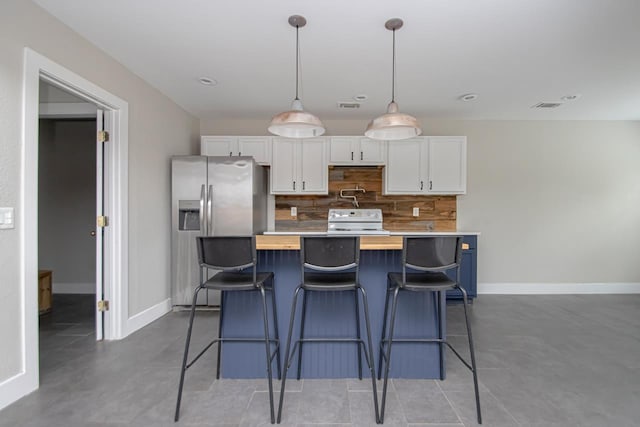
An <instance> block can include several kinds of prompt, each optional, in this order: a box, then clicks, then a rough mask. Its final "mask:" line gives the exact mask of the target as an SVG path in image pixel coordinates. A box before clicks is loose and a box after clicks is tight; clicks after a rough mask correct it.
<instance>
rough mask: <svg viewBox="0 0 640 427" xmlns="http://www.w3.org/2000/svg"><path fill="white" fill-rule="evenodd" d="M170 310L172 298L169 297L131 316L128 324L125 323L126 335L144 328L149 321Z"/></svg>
mask: <svg viewBox="0 0 640 427" xmlns="http://www.w3.org/2000/svg"><path fill="white" fill-rule="evenodd" d="M170 311H171V298H167V299H166V300H164V301H161V302H159V303H158V304H156V305H154V306H151V307H149V308H147V309H146V310H144V311H142V312H140V313H138V314H136V315H135V316H132V317H130V318H129V319H127V324H126V325H125V331H126V334H125V336H126V335H129V334H132V333H134V332H135V331H137V330H138V329H141V328H144V327H145V326H147V325H148V324H149V323H151V322H153V321H154V320H157V319H159V318H160V317H162V316H164V315H165V314H167V313H168V312H170Z"/></svg>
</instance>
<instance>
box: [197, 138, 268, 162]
mask: <svg viewBox="0 0 640 427" xmlns="http://www.w3.org/2000/svg"><path fill="white" fill-rule="evenodd" d="M200 154H202V155H203V156H231V157H234V156H251V157H253V158H254V159H255V160H256V163H258V164H261V165H269V164H271V137H268V136H202V137H201V140H200Z"/></svg>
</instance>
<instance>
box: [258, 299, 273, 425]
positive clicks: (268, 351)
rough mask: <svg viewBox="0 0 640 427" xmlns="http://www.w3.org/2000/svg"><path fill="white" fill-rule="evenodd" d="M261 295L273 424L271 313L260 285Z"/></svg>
mask: <svg viewBox="0 0 640 427" xmlns="http://www.w3.org/2000/svg"><path fill="white" fill-rule="evenodd" d="M260 296H261V297H262V315H263V319H264V344H265V348H266V356H267V380H268V383H269V406H270V409H271V424H275V418H276V417H275V412H274V405H273V373H272V371H271V362H272V359H271V342H270V340H269V313H268V310H267V296H266V295H265V291H264V288H263V287H260Z"/></svg>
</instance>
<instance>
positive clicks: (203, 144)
mask: <svg viewBox="0 0 640 427" xmlns="http://www.w3.org/2000/svg"><path fill="white" fill-rule="evenodd" d="M236 140H237V138H235V137H231V136H203V137H201V138H200V154H201V155H203V156H235V155H236Z"/></svg>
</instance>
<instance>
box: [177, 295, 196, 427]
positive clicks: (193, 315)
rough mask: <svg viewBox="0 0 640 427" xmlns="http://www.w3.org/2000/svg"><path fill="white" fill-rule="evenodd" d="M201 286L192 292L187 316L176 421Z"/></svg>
mask: <svg viewBox="0 0 640 427" xmlns="http://www.w3.org/2000/svg"><path fill="white" fill-rule="evenodd" d="M201 289H202V288H201V287H198V288H197V289H196V291H195V292H194V294H193V303H192V304H191V314H190V316H189V328H188V330H187V340H186V342H185V344H184V356H183V357H182V368H181V370H180V385H179V386H178V400H177V402H176V413H175V416H174V421H176V422H177V421H178V419H179V418H180V403H181V402H182V387H183V386H184V374H185V373H186V372H187V360H189V359H188V357H189V344H190V343H191V332H192V331H193V320H194V317H195V314H196V302H197V300H198V293H199V292H200V290H201Z"/></svg>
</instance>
